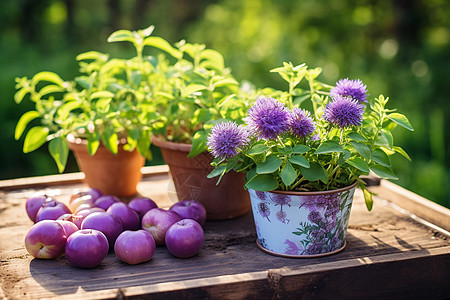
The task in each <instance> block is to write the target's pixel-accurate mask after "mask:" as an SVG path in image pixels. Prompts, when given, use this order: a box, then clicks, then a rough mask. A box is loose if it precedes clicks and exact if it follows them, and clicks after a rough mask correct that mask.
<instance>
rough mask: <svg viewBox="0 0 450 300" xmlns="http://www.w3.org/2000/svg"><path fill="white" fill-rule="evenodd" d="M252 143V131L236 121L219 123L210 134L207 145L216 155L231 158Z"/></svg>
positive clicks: (221, 157)
mask: <svg viewBox="0 0 450 300" xmlns="http://www.w3.org/2000/svg"><path fill="white" fill-rule="evenodd" d="M249 143H250V132H249V131H248V130H246V129H245V128H244V127H243V126H239V125H237V124H236V123H235V122H232V121H228V122H223V123H217V124H216V125H214V127H213V128H212V131H211V133H210V134H209V136H208V141H207V143H206V144H207V145H208V147H209V151H210V152H211V154H212V155H213V156H214V157H219V158H220V159H226V158H231V157H233V156H235V155H236V154H238V152H239V151H240V150H241V149H242V148H244V147H245V146H247V145H248V144H249Z"/></svg>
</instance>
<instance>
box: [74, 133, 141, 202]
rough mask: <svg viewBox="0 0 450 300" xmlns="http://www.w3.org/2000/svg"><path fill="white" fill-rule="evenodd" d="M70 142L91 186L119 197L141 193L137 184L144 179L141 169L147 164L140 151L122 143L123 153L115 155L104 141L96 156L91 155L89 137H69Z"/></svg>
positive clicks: (121, 149) (120, 148)
mask: <svg viewBox="0 0 450 300" xmlns="http://www.w3.org/2000/svg"><path fill="white" fill-rule="evenodd" d="M67 141H68V142H69V148H70V150H72V151H73V153H74V155H75V158H76V160H77V163H78V166H79V167H80V170H81V171H82V172H83V173H84V174H85V181H86V183H87V184H88V185H89V187H91V188H97V189H99V190H100V191H101V192H102V193H103V194H106V195H115V196H118V197H127V196H133V195H135V194H136V193H137V190H136V186H137V184H138V182H139V181H140V180H141V178H142V173H141V168H142V167H143V166H144V164H145V158H144V157H142V156H141V155H140V154H139V152H137V151H136V150H134V151H132V152H129V151H125V150H123V148H122V147H121V146H119V152H118V153H117V155H114V154H113V153H111V152H110V151H109V150H108V149H107V148H106V147H105V146H104V145H102V144H100V146H99V148H98V150H97V152H96V153H95V155H94V156H90V155H89V153H88V151H87V148H86V144H87V141H86V140H83V139H78V138H74V137H68V139H67Z"/></svg>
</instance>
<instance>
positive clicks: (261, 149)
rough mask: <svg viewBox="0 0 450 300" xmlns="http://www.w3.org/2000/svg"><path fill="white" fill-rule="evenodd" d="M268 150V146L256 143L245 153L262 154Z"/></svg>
mask: <svg viewBox="0 0 450 300" xmlns="http://www.w3.org/2000/svg"><path fill="white" fill-rule="evenodd" d="M267 150H269V147H267V146H266V145H263V144H256V145H254V146H253V147H252V148H250V150H248V151H247V155H255V154H262V153H264V152H266V151H267Z"/></svg>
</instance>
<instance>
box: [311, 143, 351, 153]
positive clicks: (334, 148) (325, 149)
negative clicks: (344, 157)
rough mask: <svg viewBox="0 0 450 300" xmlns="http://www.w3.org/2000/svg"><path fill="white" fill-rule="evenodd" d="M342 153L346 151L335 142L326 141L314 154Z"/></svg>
mask: <svg viewBox="0 0 450 300" xmlns="http://www.w3.org/2000/svg"><path fill="white" fill-rule="evenodd" d="M342 151H344V149H343V148H342V147H341V145H339V144H338V143H336V142H335V141H325V142H323V143H322V144H321V145H320V146H319V148H317V150H316V151H315V152H314V154H326V153H335V152H342Z"/></svg>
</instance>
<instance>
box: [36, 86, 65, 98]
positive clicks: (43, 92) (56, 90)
mask: <svg viewBox="0 0 450 300" xmlns="http://www.w3.org/2000/svg"><path fill="white" fill-rule="evenodd" d="M63 91H64V88H62V87H60V86H59V85H55V84H50V85H46V86H44V87H43V88H42V89H41V90H40V91H39V96H40V97H42V96H45V95H48V94H53V93H60V92H63Z"/></svg>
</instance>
